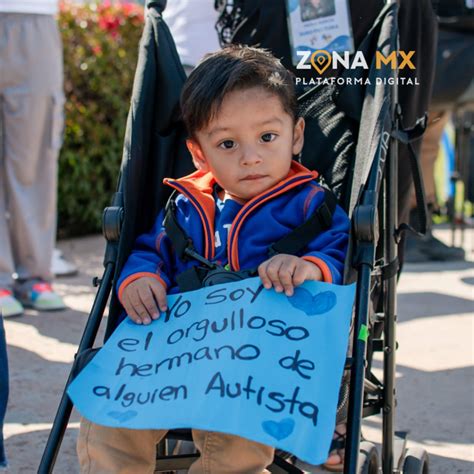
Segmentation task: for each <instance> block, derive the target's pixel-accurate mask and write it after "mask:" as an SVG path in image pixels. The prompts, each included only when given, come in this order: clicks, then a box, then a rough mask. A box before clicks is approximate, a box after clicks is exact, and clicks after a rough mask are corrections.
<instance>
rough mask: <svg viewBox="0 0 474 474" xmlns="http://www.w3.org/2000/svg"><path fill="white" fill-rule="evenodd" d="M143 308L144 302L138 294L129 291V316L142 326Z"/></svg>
mask: <svg viewBox="0 0 474 474" xmlns="http://www.w3.org/2000/svg"><path fill="white" fill-rule="evenodd" d="M141 307H142V302H141V300H140V297H139V296H138V292H137V291H136V290H135V291H129V293H128V310H127V312H128V314H129V316H130V317H131V318H132V319H133V320H134V321H135V322H136V323H137V324H142V323H143V321H142V318H141V316H140V308H141Z"/></svg>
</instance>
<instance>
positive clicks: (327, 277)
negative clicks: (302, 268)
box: [301, 255, 332, 283]
mask: <svg viewBox="0 0 474 474" xmlns="http://www.w3.org/2000/svg"><path fill="white" fill-rule="evenodd" d="M301 258H302V259H303V260H306V261H307V262H311V263H314V264H315V265H316V266H317V267H318V268H319V269H320V270H321V273H322V275H323V281H325V282H326V283H332V274H331V270H330V269H329V267H328V265H327V263H326V262H325V261H324V260H322V259H321V258H318V257H313V256H311V255H307V256H304V257H301Z"/></svg>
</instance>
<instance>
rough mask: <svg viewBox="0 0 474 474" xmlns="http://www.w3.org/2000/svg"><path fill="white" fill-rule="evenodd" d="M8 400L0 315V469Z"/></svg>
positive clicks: (3, 460) (5, 355) (3, 329)
mask: <svg viewBox="0 0 474 474" xmlns="http://www.w3.org/2000/svg"><path fill="white" fill-rule="evenodd" d="M7 400H8V359H7V341H6V340H5V328H4V327H3V318H2V317H1V315H0V467H5V466H6V465H7V457H6V455H5V446H4V444H3V420H4V418H5V412H6V411H7Z"/></svg>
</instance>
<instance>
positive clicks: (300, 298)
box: [287, 287, 337, 316]
mask: <svg viewBox="0 0 474 474" xmlns="http://www.w3.org/2000/svg"><path fill="white" fill-rule="evenodd" d="M287 298H288V301H289V302H290V304H291V306H293V307H294V308H296V309H299V310H301V311H304V312H305V313H306V314H307V315H308V316H316V315H317V314H324V313H327V312H328V311H331V309H333V308H334V306H336V303H337V297H336V293H334V292H333V291H321V292H320V293H316V294H315V295H313V294H311V292H310V291H308V290H307V289H306V288H301V287H299V288H295V290H294V293H293V296H287Z"/></svg>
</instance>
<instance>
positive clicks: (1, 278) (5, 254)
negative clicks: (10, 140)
mask: <svg viewBox="0 0 474 474" xmlns="http://www.w3.org/2000/svg"><path fill="white" fill-rule="evenodd" d="M8 19H9V16H8V15H6V14H2V13H0V31H8ZM6 43H7V38H6V35H1V36H0V63H1V64H2V65H5V68H6V69H8V64H9V62H10V61H11V58H10V57H9V55H7V52H6ZM8 84H9V82H8V81H7V78H6V74H4V73H2V74H0V242H1V243H2V245H0V288H9V287H12V285H13V279H12V274H13V272H14V271H15V268H14V264H13V256H12V248H11V243H10V232H9V227H8V208H7V193H6V176H5V117H4V115H5V105H4V97H3V94H4V90H5V88H6V87H7V86H8Z"/></svg>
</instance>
